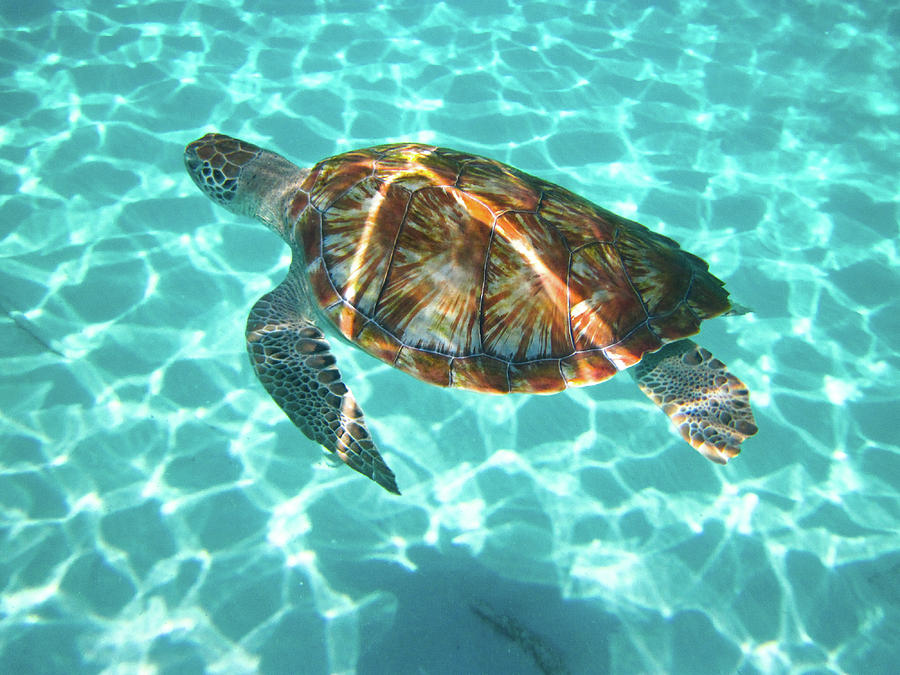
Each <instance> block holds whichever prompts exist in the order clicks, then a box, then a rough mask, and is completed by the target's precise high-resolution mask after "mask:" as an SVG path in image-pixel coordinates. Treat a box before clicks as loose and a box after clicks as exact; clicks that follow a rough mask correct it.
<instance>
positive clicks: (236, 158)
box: [184, 133, 307, 232]
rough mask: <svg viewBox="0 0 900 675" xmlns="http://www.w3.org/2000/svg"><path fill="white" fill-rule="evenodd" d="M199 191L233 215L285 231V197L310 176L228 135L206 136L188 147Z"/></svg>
mask: <svg viewBox="0 0 900 675" xmlns="http://www.w3.org/2000/svg"><path fill="white" fill-rule="evenodd" d="M184 166H185V168H186V169H187V172H188V173H189V174H190V175H191V178H193V179H194V182H195V183H196V184H197V187H199V188H200V190H201V191H202V192H203V193H204V194H205V195H206V196H207V197H209V198H210V199H212V200H213V201H214V202H215V203H216V204H219V205H220V206H224V207H225V208H226V209H228V210H229V211H231V212H232V213H237V214H239V215H244V216H252V217H255V218H259V219H260V220H262V221H263V222H264V223H266V224H267V225H269V226H270V227H272V228H273V229H275V230H276V231H279V232H280V230H281V229H282V226H281V221H282V219H283V215H282V214H283V213H284V206H285V203H284V202H285V199H286V198H287V196H288V194H289V192H291V191H292V189H296V188H297V187H299V184H300V183H301V182H302V181H303V179H304V178H305V177H306V174H307V172H306V171H304V170H301V169H300V168H299V167H297V166H296V165H294V164H292V163H291V162H289V161H287V160H286V159H285V158H284V157H282V156H281V155H278V154H275V153H274V152H270V151H268V150H264V149H263V148H260V147H258V146H256V145H253V144H252V143H248V142H246V141H241V140H239V139H237V138H232V137H231V136H226V135H225V134H216V133H211V134H206V136H204V137H203V138H199V139H197V140H196V141H194V142H193V143H190V144H188V146H187V147H186V148H185V149H184Z"/></svg>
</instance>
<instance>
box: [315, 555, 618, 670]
mask: <svg viewBox="0 0 900 675" xmlns="http://www.w3.org/2000/svg"><path fill="white" fill-rule="evenodd" d="M408 555H409V558H410V559H411V560H412V561H413V562H414V563H415V565H416V569H415V570H409V569H407V568H405V567H402V566H400V565H398V564H394V563H390V562H383V561H367V562H365V563H363V564H364V566H365V574H364V575H362V576H360V569H359V565H360V563H358V562H356V563H342V562H341V561H340V560H339V559H338V556H335V558H334V559H329V560H327V561H325V560H323V561H322V562H323V564H326V565H327V566H328V567H329V569H330V570H331V572H333V573H334V574H333V576H331V578H332V579H334V580H337V579H351V580H352V586H353V589H354V590H353V592H354V593H357V592H360V591H361V590H367V591H376V590H377V591H382V592H388V593H391V594H392V595H394V596H395V597H396V599H397V609H396V613H395V616H394V620H393V624H392V625H391V627H390V628H389V629H388V630H387V631H385V632H384V633H383V635H382V636H381V637H380V638H379V639H378V640H377V641H374V642H371V643H368V644H364V645H363V653H362V654H361V656H360V660H359V665H358V670H357V672H358V673H359V674H360V675H364V674H366V673H371V674H373V675H374V673H388V672H390V673H411V672H416V673H429V674H431V675H434V674H436V673H463V672H470V673H477V672H483V673H510V672H517V673H536V674H538V673H545V674H546V673H554V675H559V674H561V673H567V672H573V673H574V672H588V671H589V672H592V673H598V674H602V673H605V672H609V669H610V646H609V639H610V637H611V636H612V635H614V634H615V633H616V632H617V631H619V630H620V623H619V621H618V619H617V618H616V617H615V616H614V615H612V614H610V613H608V612H606V611H605V610H604V609H603V606H602V602H601V601H599V600H577V599H566V598H563V597H562V596H561V595H560V593H559V591H558V589H556V588H553V587H551V586H545V585H541V584H536V583H525V582H521V581H516V580H511V579H508V578H505V577H502V576H500V575H498V574H496V573H495V572H493V571H491V570H489V569H487V568H486V567H484V566H483V565H482V563H480V562H479V561H478V560H477V559H476V558H473V557H472V556H471V554H470V552H469V551H468V550H466V549H463V548H455V547H453V546H452V545H451V546H449V547H447V550H441V551H437V550H434V549H431V548H426V547H417V548H413V549H410V550H409V551H408ZM366 633H367V631H366V627H365V626H361V634H366ZM585 669H587V670H585Z"/></svg>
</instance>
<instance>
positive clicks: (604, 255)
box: [286, 143, 730, 393]
mask: <svg viewBox="0 0 900 675" xmlns="http://www.w3.org/2000/svg"><path fill="white" fill-rule="evenodd" d="M286 217H287V219H288V222H287V223H286V226H287V228H286V231H287V233H288V236H289V239H290V241H291V243H292V244H293V246H294V247H295V248H296V249H300V251H298V252H301V253H302V256H303V260H305V261H306V266H307V273H308V275H309V282H310V283H309V286H310V289H311V292H312V294H313V296H314V297H315V300H316V301H317V302H318V305H319V308H320V309H321V312H322V314H324V316H326V317H327V318H328V319H329V320H330V321H331V322H333V323H334V325H335V327H336V328H337V329H338V331H340V333H342V334H343V335H344V336H345V337H346V338H348V339H349V340H351V341H352V342H354V343H355V344H357V345H359V346H360V347H361V348H362V349H364V350H365V351H366V352H368V353H369V354H372V355H373V356H375V357H377V358H379V359H381V360H382V361H385V362H386V363H389V364H391V365H393V366H395V367H397V368H399V369H401V370H404V371H406V372H408V373H410V374H412V375H414V376H416V377H418V378H420V379H422V380H426V381H428V382H431V383H434V384H438V385H442V386H453V387H462V388H466V389H475V390H479V391H488V392H497V393H506V392H511V391H513V392H542V393H549V392H554V391H559V390H561V389H564V388H566V387H567V386H581V385H586V384H591V383H594V382H599V381H601V380H604V379H606V378H608V377H610V376H611V375H613V374H614V373H615V372H616V371H617V370H621V369H623V368H627V367H628V366H631V365H633V364H635V363H637V362H638V361H639V360H640V359H641V356H642V355H643V354H644V353H646V352H648V351H655V350H656V349H659V347H660V346H662V344H663V343H665V342H668V341H671V340H675V339H678V338H681V337H684V336H687V335H692V334H694V333H696V332H697V331H698V330H699V326H700V322H701V320H703V319H706V318H709V317H712V316H715V315H717V314H721V313H722V312H724V311H726V310H728V309H729V307H730V304H729V302H728V293H727V292H726V291H725V290H724V289H723V284H722V282H721V281H719V280H718V279H717V278H716V277H714V276H713V275H711V274H710V273H709V272H708V271H707V264H706V263H705V262H704V261H703V260H701V259H700V258H698V257H696V256H694V255H692V254H690V253H687V252H686V251H682V250H681V249H680V248H679V246H678V244H677V243H676V242H674V241H672V240H671V239H668V238H666V237H663V236H661V235H659V234H655V233H653V232H651V231H650V230H648V229H647V228H645V227H644V226H643V225H641V224H639V223H636V222H633V221H630V220H628V219H626V218H623V217H621V216H618V215H616V214H614V213H611V212H610V211H607V210H605V209H602V208H600V207H598V206H595V205H594V204H592V203H590V202H588V201H587V200H585V199H583V198H581V197H579V196H577V195H575V194H573V193H572V192H570V191H568V190H566V189H564V188H561V187H559V186H557V185H554V184H552V183H548V182H546V181H543V180H541V179H539V178H535V177H534V176H530V175H528V174H526V173H523V172H521V171H517V170H516V169H513V168H512V167H509V166H506V165H504V164H501V163H499V162H496V161H493V160H490V159H486V158H484V157H478V156H475V155H469V154H464V153H460V152H456V151H453V150H448V149H446V148H437V147H433V146H428V145H419V144H410V143H407V144H393V145H381V146H377V147H374V148H369V149H365V150H357V151H354V152H348V153H345V154H342V155H337V156H335V157H331V158H329V159H325V160H323V161H321V162H319V163H318V164H317V165H316V166H314V167H313V168H312V169H311V170H310V172H309V174H308V176H307V177H306V179H305V181H304V183H303V184H302V186H301V189H300V190H299V191H298V192H297V193H296V194H295V196H294V198H293V201H292V202H291V203H290V205H289V207H288V210H287V213H286Z"/></svg>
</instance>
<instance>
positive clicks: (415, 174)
mask: <svg viewBox="0 0 900 675" xmlns="http://www.w3.org/2000/svg"><path fill="white" fill-rule="evenodd" d="M383 149H384V153H383V154H382V155H381V156H380V157H379V158H378V160H377V162H376V164H375V170H376V174H377V175H378V176H379V178H381V179H382V180H384V181H387V182H390V183H393V184H396V185H401V186H403V187H405V188H406V189H407V190H411V191H415V190H420V189H422V188H427V187H435V186H447V187H449V186H451V185H454V184H455V183H456V177H457V175H458V174H459V165H458V164H457V163H456V162H454V161H452V160H450V159H448V158H446V157H444V156H442V155H441V154H440V153H438V152H436V150H437V148H433V147H431V146H415V145H413V146H410V145H408V144H407V145H392V146H385V147H384V148H383Z"/></svg>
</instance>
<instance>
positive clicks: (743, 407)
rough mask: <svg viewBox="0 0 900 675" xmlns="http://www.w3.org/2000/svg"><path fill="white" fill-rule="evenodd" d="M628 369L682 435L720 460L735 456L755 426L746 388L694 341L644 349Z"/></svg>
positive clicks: (721, 461) (707, 453)
mask: <svg viewBox="0 0 900 675" xmlns="http://www.w3.org/2000/svg"><path fill="white" fill-rule="evenodd" d="M630 372H631V374H632V377H634V379H635V381H637V383H638V386H639V387H640V388H641V391H643V392H644V393H645V394H646V395H647V396H649V397H650V398H651V399H652V400H653V402H654V403H656V405H658V406H659V407H660V408H661V409H662V411H663V412H664V413H666V415H668V416H669V419H671V420H672V422H673V423H674V424H675V427H676V428H677V429H678V431H680V432H681V435H682V437H683V438H684V440H686V441H687V442H688V443H690V444H691V446H692V447H693V448H694V449H696V450H697V451H699V452H700V454H702V455H703V456H704V457H706V458H707V459H711V460H712V461H714V462H716V463H717V464H725V463H726V462H728V460H729V459H731V458H732V457H734V456H735V455H737V454H738V453H739V452H740V451H741V443H742V442H743V441H744V440H745V439H746V438H749V437H750V436H752V435H753V434H755V433H756V431H757V427H756V421H755V420H754V419H753V411H752V410H751V409H750V394H749V393H748V391H747V387H746V386H745V385H744V383H743V382H741V381H740V380H739V379H738V378H736V377H735V376H734V375H732V374H731V373H729V372H728V369H727V368H726V367H725V364H724V363H722V362H721V361H719V360H718V359H717V358H715V357H714V356H713V355H712V354H710V353H709V352H708V351H706V350H705V349H704V348H703V347H701V346H699V345H698V344H696V343H694V342H692V341H691V340H679V341H677V342H670V343H669V344H667V345H665V346H664V347H663V348H662V349H660V350H659V351H657V352H654V353H652V354H644V356H643V358H642V359H641V361H640V363H638V364H637V365H636V366H634V367H633V368H632V369H631V370H630Z"/></svg>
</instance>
